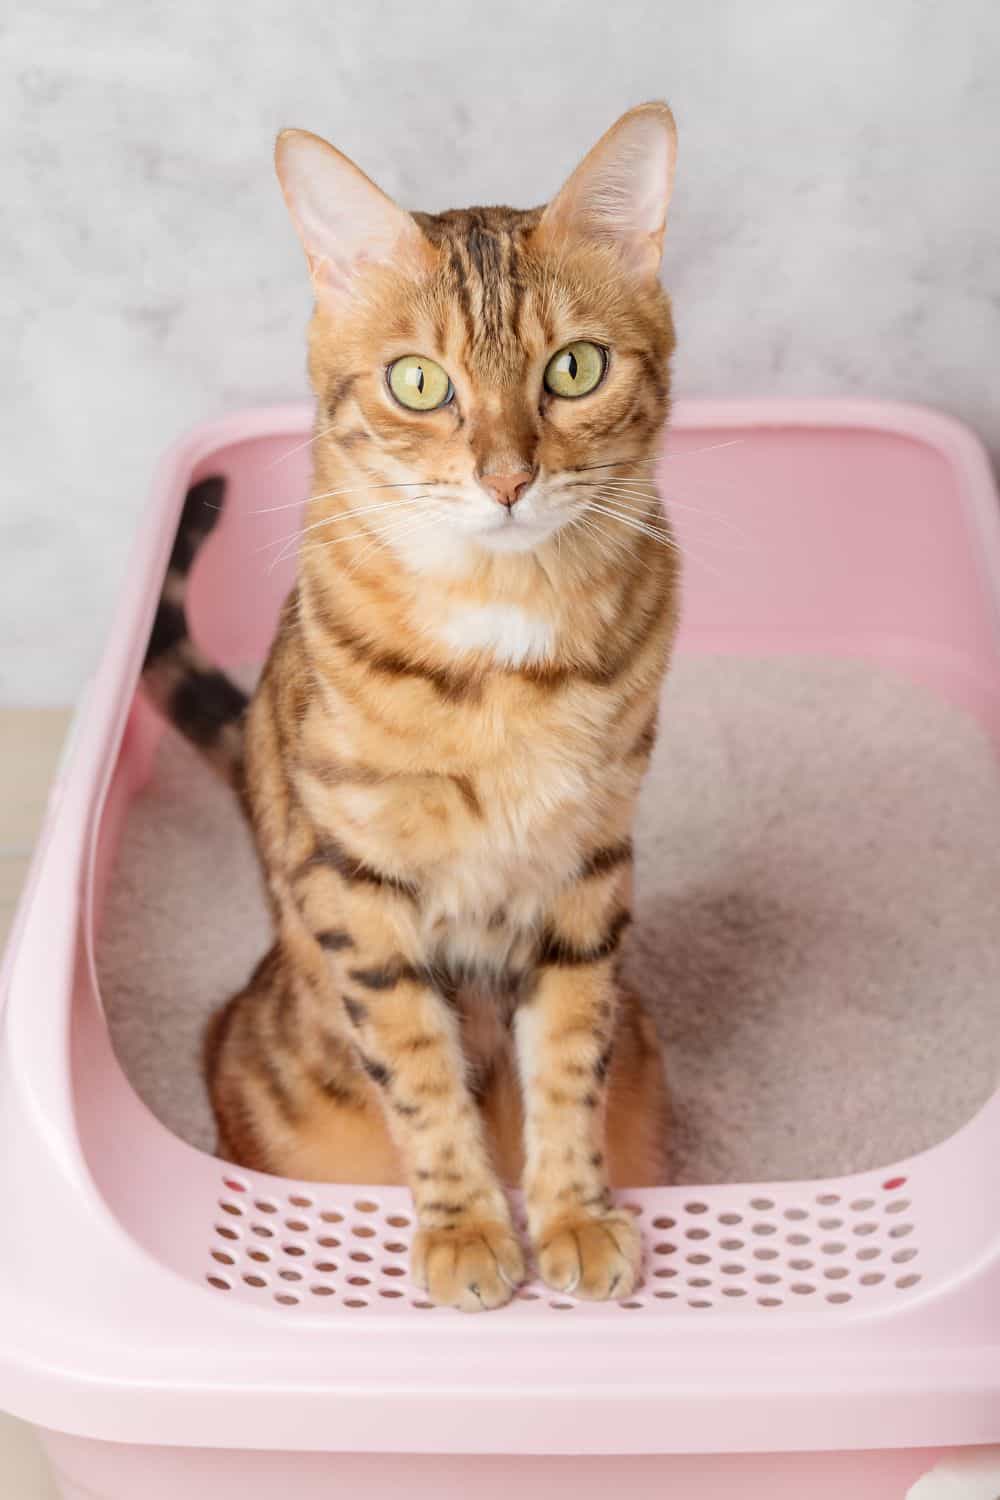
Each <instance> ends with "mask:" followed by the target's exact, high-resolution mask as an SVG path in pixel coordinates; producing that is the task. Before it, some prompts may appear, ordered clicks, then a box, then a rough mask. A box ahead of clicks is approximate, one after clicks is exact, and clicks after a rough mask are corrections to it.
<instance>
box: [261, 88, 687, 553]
mask: <svg viewBox="0 0 1000 1500" xmlns="http://www.w3.org/2000/svg"><path fill="white" fill-rule="evenodd" d="M278 161H279V172H280V175H281V178H282V185H283V187H284V189H285V192H286V196H287V198H288V201H289V205H290V207H291V209H292V213H293V217H294V218H295V220H296V223H297V225H298V227H299V229H300V233H301V234H302V238H303V241H304V243H305V246H306V250H307V255H308V257H309V262H310V269H311V272H312V276H313V282H314V285H315V287H316V294H317V310H316V316H315V318H314V321H313V327H312V331H311V340H310V369H311V374H312V379H313V384H314V387H315V389H316V394H317V397H318V402H319V409H318V417H317V440H316V458H317V476H318V477H319V478H320V479H323V480H325V479H330V480H331V483H332V485H336V484H338V483H340V481H342V491H341V495H342V498H339V497H338V503H339V504H340V505H342V506H343V507H344V508H345V509H350V510H352V511H353V512H355V513H356V514H357V515H358V517H359V521H362V522H364V523H365V524H366V525H367V526H368V527H369V528H370V529H371V530H373V531H375V530H378V529H381V528H379V527H377V526H376V521H382V522H384V523H385V531H384V536H385V541H386V545H387V546H389V547H391V548H392V550H393V551H394V552H395V553H396V554H397V555H398V556H399V557H401V558H402V559H403V560H404V561H405V562H406V563H407V564H408V565H409V566H411V567H416V568H433V567H435V566H440V565H442V564H446V563H448V562H454V561H460V560H461V559H462V558H463V557H464V556H465V555H466V554H468V553H469V551H470V549H471V550H472V551H473V552H479V553H493V554H495V553H518V552H530V551H536V550H538V549H541V548H544V547H545V546H546V544H548V543H550V542H551V541H552V540H553V539H556V544H557V545H558V537H559V534H560V533H561V532H563V531H564V530H565V529H566V528H567V527H573V528H575V529H576V530H577V532H578V534H579V532H580V527H583V528H586V527H587V526H588V525H590V524H591V522H592V521H593V520H594V519H595V517H596V514H597V507H599V506H600V505H601V503H602V498H601V497H602V495H603V494H605V493H606V490H605V486H606V484H607V482H608V481H610V480H611V479H612V476H617V477H618V483H619V485H621V483H622V480H621V477H620V476H622V475H623V474H624V475H628V474H630V473H632V474H635V473H636V466H639V472H643V471H642V470H641V466H642V464H643V463H645V462H646V461H648V459H649V457H650V455H651V452H652V449H653V446H654V443H655V439H656V437H657V434H658V432H659V430H660V427H661V426H662V424H663V421H664V419H665V417H666V414H667V404H668V373H667V365H668V360H669V356H670V353H671V350H672V347H673V329H672V324H671V319H670V310H669V304H668V302H667V299H666V297H665V295H664V293H663V292H662V290H661V288H660V286H659V282H658V279H657V269H658V264H659V253H660V244H661V239H662V233H663V225H664V218H665V212H666V204H667V198H668V195H669V187H670V180H671V176H672V167H673V126H672V121H671V118H670V114H669V111H668V110H666V108H665V106H644V107H643V108H641V109H640V110H637V111H632V112H631V114H629V115H626V116H625V117H624V118H623V120H622V121H620V122H619V124H618V125H617V126H615V127H613V129H612V130H611V131H610V132H609V133H608V135H607V136H605V137H604V138H603V139H602V141H601V142H600V143H599V145H598V146H597V147H596V148H595V149H594V151H593V152H591V154H590V156H589V157H587V158H586V160H585V161H584V163H583V164H582V165H581V167H580V168H578V169H577V172H576V173H574V175H573V177H571V178H570V180H569V182H568V183H567V185H566V187H565V188H564V189H563V190H562V192H561V193H560V194H559V195H558V197H557V198H556V199H555V200H554V201H553V203H552V204H550V205H549V207H548V208H547V209H545V210H540V209H533V210H527V211H520V210H516V209H507V208H486V209H470V210H466V211H452V212H450V213H446V214H440V215H424V214H418V215H409V214H405V213H404V212H403V211H402V210H400V209H398V208H397V207H396V206H395V205H394V204H392V203H390V201H389V200H388V199H386V198H385V197H384V195H382V194H381V193H380V192H379V191H378V189H377V188H375V187H374V186H373V185H372V184H371V183H369V182H368V180H367V179H366V178H364V177H362V175H361V174H360V173H359V172H358V171H357V169H356V168H355V167H353V166H352V165H351V164H350V163H348V162H347V161H346V159H345V158H342V157H340V156H339V154H338V153H336V152H334V151H333V149H332V148H331V147H328V146H327V145H326V144H325V143H323V142H319V141H318V140H317V139H316V138H315V137H312V136H307V135H303V134H302V133H300V132H287V133H286V134H285V135H284V136H282V137H281V139H280V141H279V154H278ZM362 223H363V225H364V228H363V229H362V227H361V226H362ZM638 482H639V481H638V480H637V481H636V483H638ZM617 504H618V507H619V508H620V507H621V506H622V505H623V504H625V505H627V504H628V500H627V496H626V495H625V493H624V492H622V493H619V495H618V501H617ZM376 505H377V506H379V507H380V509H378V510H374V509H373V507H374V506H376ZM634 508H635V509H638V508H639V506H638V503H637V502H636V503H635V506H634ZM588 516H589V517H590V518H591V522H588V519H587V518H588ZM366 518H367V519H366Z"/></svg>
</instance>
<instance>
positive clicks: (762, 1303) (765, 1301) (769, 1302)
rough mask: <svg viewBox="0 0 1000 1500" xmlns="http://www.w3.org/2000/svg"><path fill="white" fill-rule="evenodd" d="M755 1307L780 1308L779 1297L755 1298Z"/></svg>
mask: <svg viewBox="0 0 1000 1500" xmlns="http://www.w3.org/2000/svg"><path fill="white" fill-rule="evenodd" d="M757 1306H758V1307H780V1306H781V1298H780V1297H758V1298H757Z"/></svg>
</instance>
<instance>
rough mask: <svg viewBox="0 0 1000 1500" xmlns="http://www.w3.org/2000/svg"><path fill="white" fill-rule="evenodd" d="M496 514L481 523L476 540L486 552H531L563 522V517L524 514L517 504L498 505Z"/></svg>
mask: <svg viewBox="0 0 1000 1500" xmlns="http://www.w3.org/2000/svg"><path fill="white" fill-rule="evenodd" d="M497 510H498V514H497V516H496V517H495V518H494V519H493V520H492V521H490V522H489V524H488V525H486V526H483V527H482V528H481V529H480V531H479V533H478V535H477V537H476V540H477V542H478V543H479V544H480V546H482V547H485V548H486V550H487V551H489V552H530V551H531V550H532V548H534V547H539V546H541V544H542V542H544V541H547V540H548V538H549V537H550V536H552V535H553V533H554V532H556V531H558V529H559V527H560V526H561V525H562V520H563V518H562V517H558V518H557V517H555V516H548V517H541V516H538V515H533V516H529V515H525V514H521V513H520V507H515V508H514V509H513V510H504V509H503V507H501V506H498V507H497Z"/></svg>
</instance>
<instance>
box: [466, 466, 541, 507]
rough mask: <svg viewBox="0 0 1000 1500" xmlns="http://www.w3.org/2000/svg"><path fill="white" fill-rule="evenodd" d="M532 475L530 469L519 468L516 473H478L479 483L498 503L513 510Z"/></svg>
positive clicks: (532, 477)
mask: <svg viewBox="0 0 1000 1500" xmlns="http://www.w3.org/2000/svg"><path fill="white" fill-rule="evenodd" d="M534 477H535V476H534V474H533V473H532V471H531V470H530V469H519V470H518V472H517V473H516V474H480V476H479V483H480V484H481V485H482V487H483V489H484V490H488V491H489V493H490V494H491V495H492V496H493V498H494V500H496V502H497V503H498V504H499V505H506V507H507V509H508V510H513V509H514V506H515V505H516V504H517V502H518V501H519V500H520V498H521V496H522V495H523V494H524V492H525V490H526V489H527V488H528V485H529V484H530V483H531V481H532V480H533V479H534Z"/></svg>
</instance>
